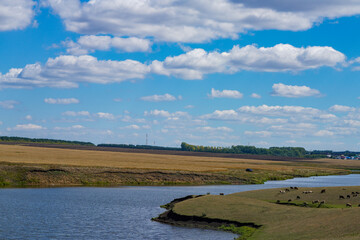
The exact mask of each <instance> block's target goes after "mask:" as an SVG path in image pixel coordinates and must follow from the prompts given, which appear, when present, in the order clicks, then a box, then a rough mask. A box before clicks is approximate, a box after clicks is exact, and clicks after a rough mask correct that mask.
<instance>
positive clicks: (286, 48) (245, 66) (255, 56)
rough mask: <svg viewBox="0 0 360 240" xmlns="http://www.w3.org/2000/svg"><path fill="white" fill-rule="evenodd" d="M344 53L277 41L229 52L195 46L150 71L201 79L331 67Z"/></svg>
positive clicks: (153, 65)
mask: <svg viewBox="0 0 360 240" xmlns="http://www.w3.org/2000/svg"><path fill="white" fill-rule="evenodd" d="M344 61H345V55H344V54H342V53H340V52H338V51H336V50H335V49H333V48H332V47H317V46H315V47H306V48H304V47H301V48H297V47H294V46H292V45H289V44H278V45H275V46H274V47H268V48H265V47H260V48H258V47H256V46H254V45H247V46H245V47H242V48H241V47H239V46H234V47H233V48H232V49H231V50H230V51H229V52H222V53H220V52H216V51H215V52H206V51H205V50H203V49H194V50H192V51H189V52H187V53H185V54H181V55H179V56H175V57H167V58H166V59H165V60H164V61H163V62H160V61H157V60H155V61H153V62H152V64H151V69H152V72H154V73H157V74H161V75H166V76H176V77H180V78H183V79H202V78H203V75H204V74H211V73H235V72H239V71H242V70H246V71H260V72H286V71H302V70H306V69H314V68H319V67H323V66H329V67H334V66H336V65H337V64H339V63H342V62H344Z"/></svg>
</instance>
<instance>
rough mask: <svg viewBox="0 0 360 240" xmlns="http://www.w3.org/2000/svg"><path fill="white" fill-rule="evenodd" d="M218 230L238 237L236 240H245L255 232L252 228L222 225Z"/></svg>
mask: <svg viewBox="0 0 360 240" xmlns="http://www.w3.org/2000/svg"><path fill="white" fill-rule="evenodd" d="M219 229H220V230H223V231H227V232H232V233H235V234H238V235H240V236H239V237H238V238H236V240H247V239H249V238H250V237H251V236H252V235H253V234H254V233H255V231H256V228H253V227H248V226H242V227H236V226H235V225H233V224H231V225H230V226H225V225H223V226H221V227H219Z"/></svg>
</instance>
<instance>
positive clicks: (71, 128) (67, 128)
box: [54, 124, 85, 131]
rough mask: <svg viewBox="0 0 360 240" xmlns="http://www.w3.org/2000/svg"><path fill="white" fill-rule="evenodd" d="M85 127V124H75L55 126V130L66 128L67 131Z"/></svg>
mask: <svg viewBox="0 0 360 240" xmlns="http://www.w3.org/2000/svg"><path fill="white" fill-rule="evenodd" d="M83 128H85V127H84V126H82V125H79V124H78V125H73V126H70V127H54V130H66V131H69V130H78V129H83Z"/></svg>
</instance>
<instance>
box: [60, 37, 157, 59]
mask: <svg viewBox="0 0 360 240" xmlns="http://www.w3.org/2000/svg"><path fill="white" fill-rule="evenodd" d="M63 43H64V45H65V46H66V47H67V50H66V51H67V52H68V53H69V54H73V55H84V54H88V53H89V52H94V51H96V50H100V51H109V50H110V49H112V48H113V49H115V50H118V51H122V52H148V51H150V50H151V42H150V40H148V39H141V38H136V37H129V38H119V37H110V36H95V35H87V36H81V37H80V38H79V39H78V40H77V42H76V43H75V42H73V41H71V40H67V41H65V42H63Z"/></svg>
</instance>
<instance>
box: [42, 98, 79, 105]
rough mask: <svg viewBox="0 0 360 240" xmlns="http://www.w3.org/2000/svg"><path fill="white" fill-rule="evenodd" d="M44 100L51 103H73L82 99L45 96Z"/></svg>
mask: <svg viewBox="0 0 360 240" xmlns="http://www.w3.org/2000/svg"><path fill="white" fill-rule="evenodd" d="M44 102H45V103H49V104H73V103H79V102H80V101H79V100H78V99H76V98H45V99H44Z"/></svg>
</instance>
